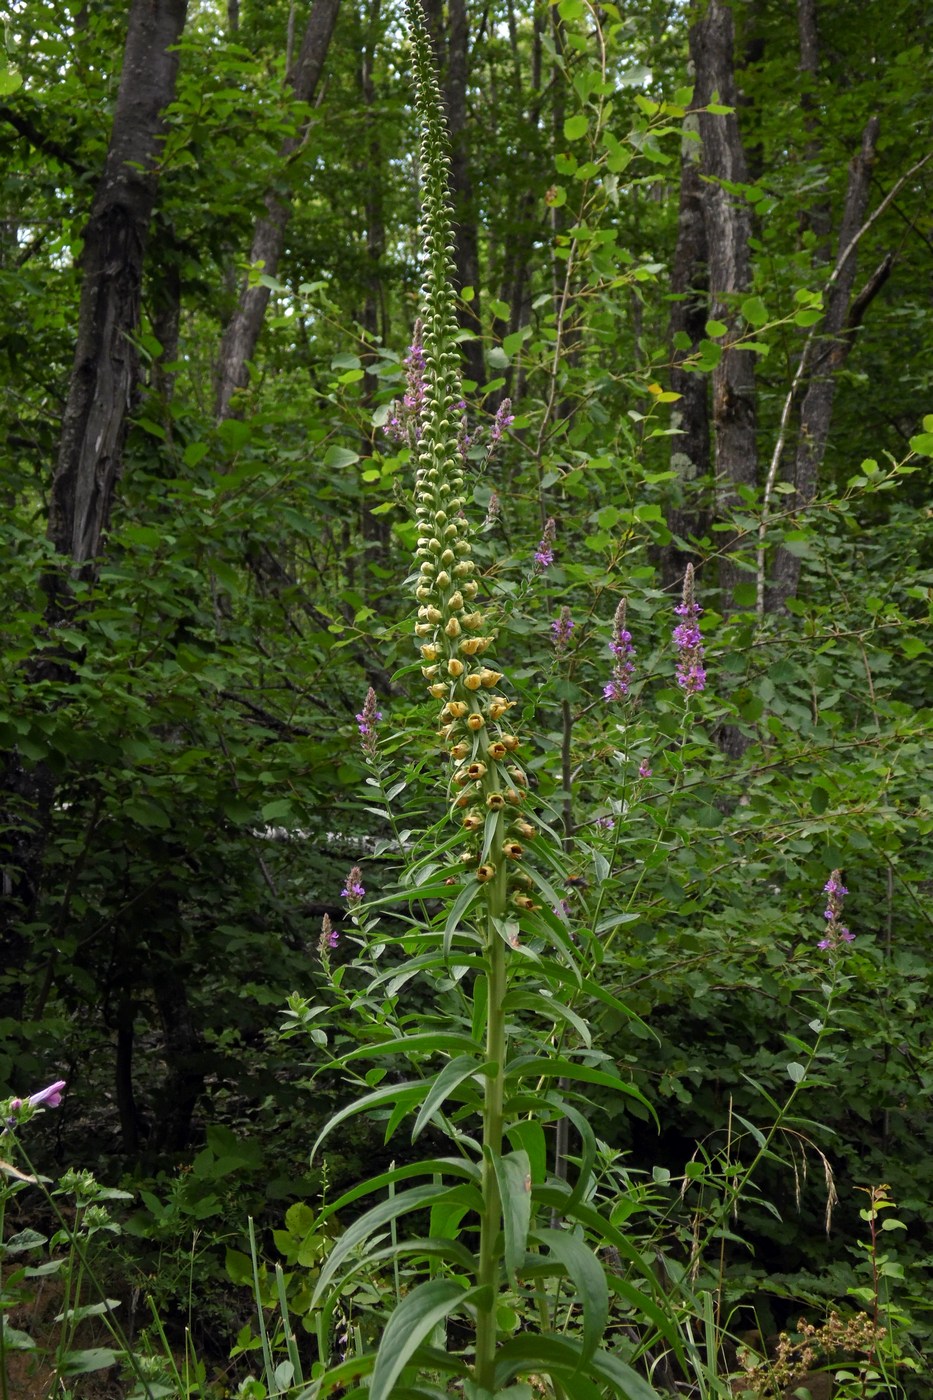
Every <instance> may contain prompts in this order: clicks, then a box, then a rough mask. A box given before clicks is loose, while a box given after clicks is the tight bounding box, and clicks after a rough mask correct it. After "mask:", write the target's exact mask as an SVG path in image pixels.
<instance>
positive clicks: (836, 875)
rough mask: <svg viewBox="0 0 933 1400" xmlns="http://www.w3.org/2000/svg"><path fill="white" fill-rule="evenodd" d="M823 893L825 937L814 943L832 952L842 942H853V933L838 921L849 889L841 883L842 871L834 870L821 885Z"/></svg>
mask: <svg viewBox="0 0 933 1400" xmlns="http://www.w3.org/2000/svg"><path fill="white" fill-rule="evenodd" d="M823 893H824V894H825V895H828V896H829V897H828V899H827V901H826V908H825V909H824V910H823V918H824V919H825V920H826V937H825V938H821V939H820V941H819V943H818V944H817V945H816V946H817V947H818V948H823V949H824V950H828V951H830V952H833V951H835V950H837V949H838V948H839V946H840V944H842V943H854V942H855V934H854V933H850V932H849V930H848V929H847V928H845V927H844V925H843V924H841V923H840V922H839V920H840V918H841V916H842V902H843V900H844V899H845V897H846V895H847V894H848V893H849V891H848V890H847V889H846V887H845V885H844V884H843V883H842V872H841V871H839V870H834V871H833V873H832V874H831V875H830V877H829V879H828V880H827V881H826V884H825V885H824V886H823Z"/></svg>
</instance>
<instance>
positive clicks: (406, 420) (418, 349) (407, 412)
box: [385, 319, 427, 447]
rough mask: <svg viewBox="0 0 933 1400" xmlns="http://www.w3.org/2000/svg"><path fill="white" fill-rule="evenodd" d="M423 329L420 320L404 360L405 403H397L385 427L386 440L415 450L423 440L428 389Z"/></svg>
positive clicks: (416, 323)
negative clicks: (423, 417) (415, 446)
mask: <svg viewBox="0 0 933 1400" xmlns="http://www.w3.org/2000/svg"><path fill="white" fill-rule="evenodd" d="M423 330H424V327H423V325H422V323H421V321H420V319H419V320H417V321H416V322H415V325H414V330H413V331H412V337H411V345H410V347H409V350H408V354H407V355H406V356H405V360H404V364H405V371H406V381H407V383H406V389H405V396H404V398H403V399H402V400H401V402H399V401H398V400H396V402H395V403H394V404H393V405H392V412H391V416H390V417H389V419H388V421H387V422H386V425H385V434H386V437H388V438H389V439H391V441H392V442H400V443H405V442H407V443H408V444H409V446H411V447H414V445H415V444H416V443H417V441H418V439H419V438H420V437H421V415H422V412H423V410H424V400H425V393H426V390H427V380H426V378H425V363H424V347H423V345H422V343H421V337H422V333H423Z"/></svg>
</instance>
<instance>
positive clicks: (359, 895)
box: [340, 865, 366, 910]
mask: <svg viewBox="0 0 933 1400" xmlns="http://www.w3.org/2000/svg"><path fill="white" fill-rule="evenodd" d="M340 893H341V895H342V896H343V898H344V899H345V900H346V901H347V908H348V909H350V910H353V909H355V908H356V907H357V905H358V904H361V903H362V901H363V898H364V896H365V894H366V891H365V889H364V888H363V872H362V870H361V869H360V867H359V866H358V865H354V867H353V869H352V870H351V871H350V873H349V875H348V876H347V883H346V884H345V885H344V887H343V889H342V890H341V891H340Z"/></svg>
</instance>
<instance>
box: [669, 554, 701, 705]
mask: <svg viewBox="0 0 933 1400" xmlns="http://www.w3.org/2000/svg"><path fill="white" fill-rule="evenodd" d="M674 612H675V613H676V614H677V616H678V617H679V618H680V619H681V621H680V622H679V623H678V624H677V626H676V627H675V628H674V645H675V646H676V647H677V653H678V655H677V684H678V685H679V686H680V688H681V690H682V691H683V692H684V694H685V695H697V694H699V692H700V691H701V690H705V689H706V671H705V670H704V667H703V637H702V634H701V632H700V627H699V621H698V619H699V617H700V615H701V613H702V612H703V609H702V608H701V607H700V605H699V604H698V603H697V601H696V598H695V596H694V582H693V565H692V564H688V565H687V568H686V570H685V572H684V591H683V598H682V601H681V602H680V603H679V604H678V605H677V607H676V608H675V609H674Z"/></svg>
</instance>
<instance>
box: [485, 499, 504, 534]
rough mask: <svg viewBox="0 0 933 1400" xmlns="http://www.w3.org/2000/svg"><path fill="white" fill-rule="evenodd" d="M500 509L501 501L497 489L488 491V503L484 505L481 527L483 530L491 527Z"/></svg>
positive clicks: (497, 517)
mask: <svg viewBox="0 0 933 1400" xmlns="http://www.w3.org/2000/svg"><path fill="white" fill-rule="evenodd" d="M501 511H502V503H501V501H500V500H499V493H498V492H497V491H490V493H489V504H488V505H487V506H486V519H485V520H484V521H483V528H484V529H485V530H490V529H492V527H493V525H495V523H496V521H497V520H498V519H499V515H500V513H501Z"/></svg>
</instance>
